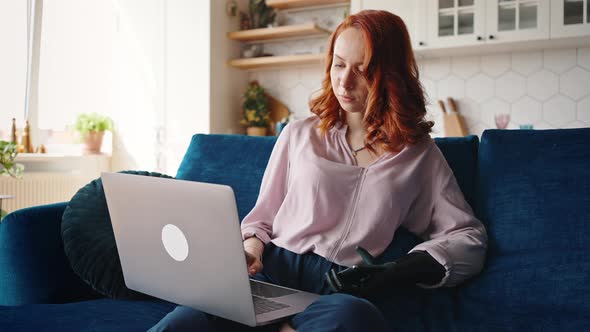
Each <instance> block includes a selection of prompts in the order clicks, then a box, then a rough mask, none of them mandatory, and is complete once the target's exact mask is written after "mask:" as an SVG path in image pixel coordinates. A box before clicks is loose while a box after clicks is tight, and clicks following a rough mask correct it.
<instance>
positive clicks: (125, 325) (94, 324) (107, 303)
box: [0, 299, 176, 332]
mask: <svg viewBox="0 0 590 332" xmlns="http://www.w3.org/2000/svg"><path fill="white" fill-rule="evenodd" d="M175 306H176V305H175V304H171V303H168V302H163V301H158V302H150V301H124V300H110V299H100V300H93V301H84V302H74V303H66V304H33V305H24V306H19V307H0V329H1V330H2V331H12V332H21V331H22V332H29V331H111V332H115V331H122V332H123V331H125V332H128V331H129V332H131V331H138V332H139V331H141V332H144V331H147V330H148V329H149V328H150V327H152V326H153V325H154V324H156V323H157V322H158V321H160V319H162V318H163V317H164V316H165V315H166V314H167V313H168V312H170V311H172V310H173V309H174V307H175Z"/></svg>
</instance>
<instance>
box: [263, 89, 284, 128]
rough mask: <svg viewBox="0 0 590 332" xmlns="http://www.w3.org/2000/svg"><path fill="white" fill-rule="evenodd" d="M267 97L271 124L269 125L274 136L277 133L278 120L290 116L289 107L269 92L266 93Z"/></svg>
mask: <svg viewBox="0 0 590 332" xmlns="http://www.w3.org/2000/svg"><path fill="white" fill-rule="evenodd" d="M266 97H267V99H268V109H269V112H270V125H269V126H268V128H269V135H273V136H274V135H276V124H277V122H279V121H281V120H282V119H284V118H286V117H288V116H289V108H287V106H285V104H283V103H281V102H280V101H279V100H278V99H276V98H275V97H273V96H271V95H269V94H268V93H267V94H266Z"/></svg>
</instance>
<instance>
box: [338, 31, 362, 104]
mask: <svg viewBox="0 0 590 332" xmlns="http://www.w3.org/2000/svg"><path fill="white" fill-rule="evenodd" d="M365 48H366V46H365V39H364V37H363V34H362V33H361V32H360V31H359V30H357V29H354V28H348V29H346V30H344V31H342V32H341V33H340V35H339V36H338V37H337V38H336V42H335V43H334V57H333V58H332V68H330V79H331V80H332V91H334V94H335V95H336V98H338V102H339V103H340V107H341V108H342V109H343V110H345V111H346V112H351V113H358V112H361V113H363V112H364V111H365V106H366V102H367V94H368V91H369V90H368V89H367V81H366V79H365V77H364V76H363V73H364V71H365V68H363V61H364V59H365Z"/></svg>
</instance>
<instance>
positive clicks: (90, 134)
mask: <svg viewBox="0 0 590 332" xmlns="http://www.w3.org/2000/svg"><path fill="white" fill-rule="evenodd" d="M75 128H76V130H77V131H78V133H79V134H80V137H81V139H82V141H83V142H84V145H85V146H86V147H85V151H86V152H88V153H100V149H101V147H102V139H103V137H104V132H105V131H107V130H112V129H113V120H111V118H109V117H108V116H104V115H100V114H97V113H90V114H86V113H83V114H80V115H78V118H77V119H76V124H75Z"/></svg>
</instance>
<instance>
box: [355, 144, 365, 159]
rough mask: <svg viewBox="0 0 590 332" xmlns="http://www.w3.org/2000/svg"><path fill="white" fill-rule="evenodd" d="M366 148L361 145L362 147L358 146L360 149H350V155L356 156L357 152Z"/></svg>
mask: <svg viewBox="0 0 590 332" xmlns="http://www.w3.org/2000/svg"><path fill="white" fill-rule="evenodd" d="M366 148H367V147H366V146H363V147H362V148H360V149H356V150H355V149H351V150H352V155H353V156H355V157H356V155H357V153H359V152H361V151H363V150H364V149H366Z"/></svg>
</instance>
